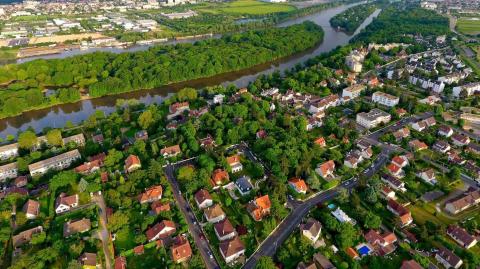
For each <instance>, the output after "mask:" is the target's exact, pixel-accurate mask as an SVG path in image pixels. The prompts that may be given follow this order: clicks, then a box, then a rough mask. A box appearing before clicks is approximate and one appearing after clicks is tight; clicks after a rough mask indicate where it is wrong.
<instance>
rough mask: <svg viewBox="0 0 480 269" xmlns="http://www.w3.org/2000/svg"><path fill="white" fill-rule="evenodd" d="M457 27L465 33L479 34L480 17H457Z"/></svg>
mask: <svg viewBox="0 0 480 269" xmlns="http://www.w3.org/2000/svg"><path fill="white" fill-rule="evenodd" d="M457 29H458V31H460V32H462V33H464V34H467V35H477V34H480V18H459V19H458V20H457Z"/></svg>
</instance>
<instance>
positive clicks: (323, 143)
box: [313, 137, 327, 148]
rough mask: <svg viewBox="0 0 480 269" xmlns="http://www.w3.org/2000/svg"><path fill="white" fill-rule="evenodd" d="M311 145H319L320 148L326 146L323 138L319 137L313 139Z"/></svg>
mask: <svg viewBox="0 0 480 269" xmlns="http://www.w3.org/2000/svg"><path fill="white" fill-rule="evenodd" d="M313 143H314V144H315V145H319V146H320V147H322V148H323V147H325V146H327V142H325V138H323V137H319V138H317V139H315V141H313Z"/></svg>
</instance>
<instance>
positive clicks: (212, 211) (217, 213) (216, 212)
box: [203, 204, 226, 223]
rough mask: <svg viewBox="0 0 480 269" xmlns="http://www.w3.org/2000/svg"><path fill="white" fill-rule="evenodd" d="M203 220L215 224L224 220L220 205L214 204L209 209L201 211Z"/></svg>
mask: <svg viewBox="0 0 480 269" xmlns="http://www.w3.org/2000/svg"><path fill="white" fill-rule="evenodd" d="M203 214H204V215H205V219H206V220H207V221H208V222H210V223H217V222H220V221H222V220H224V219H225V216H226V215H225V213H224V212H223V210H222V208H221V207H220V205H218V204H215V205H212V206H211V207H207V208H205V209H204V210H203Z"/></svg>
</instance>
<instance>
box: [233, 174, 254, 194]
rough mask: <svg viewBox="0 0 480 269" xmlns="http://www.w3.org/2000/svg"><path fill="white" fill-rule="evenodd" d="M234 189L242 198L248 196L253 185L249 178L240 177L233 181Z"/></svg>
mask: <svg viewBox="0 0 480 269" xmlns="http://www.w3.org/2000/svg"><path fill="white" fill-rule="evenodd" d="M235 187H236V188H237V190H238V192H239V193H240V194H241V195H242V196H245V195H248V194H250V192H251V191H252V190H253V185H252V182H251V181H250V177H249V176H242V177H241V178H239V179H237V180H236V181H235Z"/></svg>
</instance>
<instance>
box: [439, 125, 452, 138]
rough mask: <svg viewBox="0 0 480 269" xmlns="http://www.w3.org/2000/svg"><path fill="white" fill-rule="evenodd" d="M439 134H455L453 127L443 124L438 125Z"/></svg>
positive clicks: (448, 135) (447, 135) (446, 135)
mask: <svg viewBox="0 0 480 269" xmlns="http://www.w3.org/2000/svg"><path fill="white" fill-rule="evenodd" d="M438 135H441V136H445V137H450V136H452V135H453V129H452V127H450V126H447V125H441V126H440V127H438Z"/></svg>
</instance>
